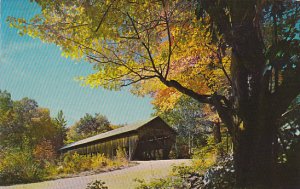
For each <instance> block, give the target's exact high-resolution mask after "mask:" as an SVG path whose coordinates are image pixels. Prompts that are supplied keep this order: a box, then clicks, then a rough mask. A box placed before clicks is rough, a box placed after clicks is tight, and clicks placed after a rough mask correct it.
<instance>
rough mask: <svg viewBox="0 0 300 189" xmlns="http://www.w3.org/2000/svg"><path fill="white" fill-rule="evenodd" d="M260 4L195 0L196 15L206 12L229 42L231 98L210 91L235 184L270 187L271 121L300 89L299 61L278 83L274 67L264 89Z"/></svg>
mask: <svg viewBox="0 0 300 189" xmlns="http://www.w3.org/2000/svg"><path fill="white" fill-rule="evenodd" d="M263 3H264V1H261V2H259V1H253V0H243V1H238V0H236V1H213V0H199V4H200V7H201V8H200V9H199V11H198V12H199V14H198V16H201V13H203V12H206V13H207V14H209V15H210V17H211V21H212V23H213V24H214V25H215V26H217V29H218V32H219V33H222V34H223V35H224V38H225V41H226V43H227V44H229V45H230V46H231V47H232V63H231V82H232V86H231V87H232V98H231V100H230V103H226V101H224V100H222V99H221V98H219V97H217V96H215V97H214V98H213V105H214V106H215V107H216V109H217V112H218V114H219V116H220V118H221V119H222V121H223V122H224V123H225V125H226V126H227V128H228V130H229V133H230V135H231V137H232V139H233V143H234V164H235V169H236V182H237V183H236V187H237V188H274V186H272V177H273V173H274V170H273V168H274V164H273V163H274V159H275V157H274V153H273V142H274V139H276V137H275V133H276V131H277V129H278V128H277V125H276V123H277V121H278V119H279V118H280V117H281V114H283V113H284V112H285V111H286V109H287V108H288V106H289V104H290V103H291V101H292V100H293V99H294V98H296V96H297V95H298V94H299V93H300V68H299V67H300V66H298V67H297V68H296V69H291V71H290V72H287V74H289V75H287V76H286V77H285V78H284V80H283V82H282V83H281V84H280V85H279V83H278V69H277V72H275V77H274V78H275V92H274V89H273V91H272V90H270V88H272V82H273V81H272V78H271V79H270V74H269V73H268V72H266V57H265V47H264V40H263V38H262V34H261V28H260V19H261V15H262V6H263ZM225 7H226V8H227V10H229V11H230V13H229V14H228V12H227V13H226V9H225ZM201 11H202V12H201ZM202 15H203V14H202ZM229 17H230V18H229ZM270 80H271V81H270ZM270 85H271V87H270Z"/></svg>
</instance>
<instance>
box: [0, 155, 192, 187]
mask: <svg viewBox="0 0 300 189" xmlns="http://www.w3.org/2000/svg"><path fill="white" fill-rule="evenodd" d="M138 163H139V164H138V165H136V166H133V167H129V168H125V169H121V170H116V171H111V172H105V173H100V174H97V175H90V176H83V177H74V178H64V179H58V180H52V181H45V182H40V183H32V184H22V185H14V186H6V187H1V186H0V189H85V188H86V186H87V184H88V183H90V182H92V181H94V180H96V179H100V180H102V181H104V182H105V183H106V185H107V186H108V188H109V189H134V187H135V186H136V183H135V182H134V181H133V179H135V178H138V179H145V180H149V179H151V178H163V177H165V176H167V175H168V173H169V171H170V170H171V168H172V165H179V164H182V163H184V164H186V165H187V164H190V163H191V160H156V161H138Z"/></svg>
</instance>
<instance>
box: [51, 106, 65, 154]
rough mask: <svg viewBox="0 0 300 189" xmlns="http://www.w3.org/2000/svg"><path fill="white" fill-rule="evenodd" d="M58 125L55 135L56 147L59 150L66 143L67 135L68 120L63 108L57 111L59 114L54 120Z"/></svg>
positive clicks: (56, 125)
mask: <svg viewBox="0 0 300 189" xmlns="http://www.w3.org/2000/svg"><path fill="white" fill-rule="evenodd" d="M53 122H54V125H55V127H56V134H55V135H54V136H53V137H54V139H53V141H54V146H55V149H56V150H58V149H59V148H61V147H62V146H63V145H64V141H65V140H66V137H67V120H66V118H65V116H64V113H63V111H62V110H60V111H59V112H58V113H57V116H56V117H55V118H54V120H53Z"/></svg>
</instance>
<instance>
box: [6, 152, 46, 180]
mask: <svg viewBox="0 0 300 189" xmlns="http://www.w3.org/2000/svg"><path fill="white" fill-rule="evenodd" d="M45 174H46V173H45V171H44V170H43V167H42V166H41V165H40V164H39V162H38V161H36V160H35V159H34V157H33V154H32V153H31V151H30V150H22V151H20V150H7V151H5V152H3V155H2V156H1V159H0V184H1V185H8V184H17V183H27V182H35V181H40V180H42V179H43V178H44V176H45Z"/></svg>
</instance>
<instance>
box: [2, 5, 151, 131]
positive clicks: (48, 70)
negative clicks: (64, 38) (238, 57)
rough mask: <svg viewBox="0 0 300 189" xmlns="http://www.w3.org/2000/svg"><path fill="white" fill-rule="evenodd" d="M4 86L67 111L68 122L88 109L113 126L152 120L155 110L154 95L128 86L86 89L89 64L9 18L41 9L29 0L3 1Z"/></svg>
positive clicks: (16, 96)
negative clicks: (82, 80)
mask: <svg viewBox="0 0 300 189" xmlns="http://www.w3.org/2000/svg"><path fill="white" fill-rule="evenodd" d="M0 5H1V12H0V15H1V25H0V36H1V38H0V42H1V44H0V45H1V46H0V90H7V91H8V92H10V93H11V95H12V98H13V100H20V99H22V98H23V97H29V98H32V99H34V100H36V101H37V102H38V104H39V106H40V107H46V108H49V109H50V112H51V115H52V116H55V115H56V114H57V112H58V111H59V110H63V112H64V114H65V117H66V119H67V120H68V125H72V124H73V123H75V121H77V120H79V119H80V118H81V117H83V116H84V115H85V113H90V114H94V113H100V114H103V115H106V116H107V118H108V119H109V121H110V122H111V123H112V124H124V123H132V122H135V121H138V120H143V119H147V118H149V117H150V116H151V113H152V112H153V109H152V105H151V103H150V102H151V98H149V97H144V98H142V97H137V96H134V95H132V94H131V93H130V92H129V90H128V89H123V90H122V91H108V90H104V89H102V88H94V89H92V88H90V87H83V86H81V85H80V83H79V82H77V81H75V78H76V77H78V76H85V75H88V74H89V73H92V72H93V70H92V66H91V65H90V64H88V63H87V62H83V61H80V62H79V61H75V60H71V59H66V58H65V57H62V56H61V51H60V49H59V47H57V46H56V45H54V44H47V43H43V42H41V41H40V40H39V39H33V38H30V37H28V36H20V35H18V31H17V30H16V29H14V28H10V27H9V26H8V24H7V23H6V22H5V20H6V18H7V16H14V17H23V18H30V17H32V16H33V15H35V14H36V13H39V12H40V8H39V6H38V5H37V4H35V3H30V1H29V0H0Z"/></svg>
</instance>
